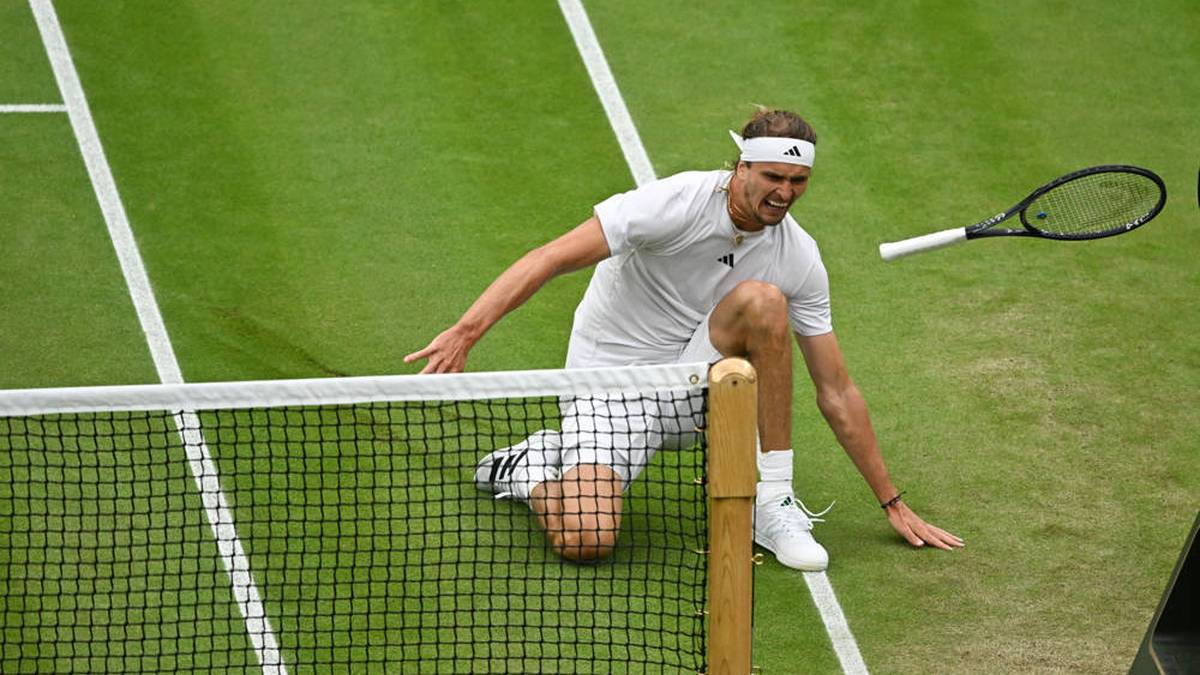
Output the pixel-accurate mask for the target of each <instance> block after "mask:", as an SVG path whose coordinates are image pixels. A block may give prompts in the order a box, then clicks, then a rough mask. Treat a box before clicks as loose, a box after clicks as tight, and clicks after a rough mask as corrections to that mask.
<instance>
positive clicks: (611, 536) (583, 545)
mask: <svg viewBox="0 0 1200 675" xmlns="http://www.w3.org/2000/svg"><path fill="white" fill-rule="evenodd" d="M552 543H553V546H554V551H555V552H556V553H558V554H559V555H560V556H562V557H563V558H566V559H567V560H572V561H575V562H592V561H596V560H602V559H604V558H607V557H608V556H609V555H610V554H611V553H612V552H613V549H615V548H616V547H617V529H616V527H615V526H612V525H609V526H606V527H602V526H600V525H599V524H595V526H594V527H580V528H579V529H569V530H563V531H561V532H559V533H557V536H555V537H554V540H553V542H552Z"/></svg>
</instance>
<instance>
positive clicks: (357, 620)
mask: <svg viewBox="0 0 1200 675" xmlns="http://www.w3.org/2000/svg"><path fill="white" fill-rule="evenodd" d="M658 396H659V397H658V398H655V399H653V400H651V399H646V400H645V401H642V402H641V403H638V404H636V405H634V406H632V407H631V406H629V405H626V403H628V402H627V401H623V402H622V405H619V406H615V405H613V404H612V402H611V401H606V400H603V401H601V403H602V404H601V405H595V404H589V405H585V406H583V409H585V410H586V412H587V413H588V414H589V415H591V416H592V417H591V418H589V419H586V420H584V419H580V418H579V410H580V407H579V406H578V405H576V404H578V403H579V402H580V400H578V399H576V400H573V401H572V402H570V403H571V405H566V404H565V403H564V402H563V401H560V400H559V399H558V398H555V397H548V398H534V399H498V400H487V401H468V402H461V401H460V402H419V403H411V402H394V403H372V404H362V405H344V406H314V407H292V408H275V409H265V408H263V409H246V410H227V411H207V412H202V413H199V414H197V415H180V414H172V413H170V412H150V413H145V412H109V413H85V414H70V415H38V416H27V417H0V542H2V543H0V556H3V562H2V563H0V596H2V597H3V600H2V602H3V607H2V612H0V671H2V672H12V673H16V672H31V671H59V672H61V671H78V672H103V671H141V672H154V671H159V672H164V671H171V672H174V671H180V670H185V671H190V670H201V671H208V670H222V671H224V670H238V671H243V670H247V669H257V668H259V667H260V663H259V660H260V659H261V658H263V656H262V655H263V652H262V651H261V648H262V644H263V643H264V640H265V639H266V637H265V636H264V635H262V634H260V635H255V634H254V633H255V632H256V631H261V632H263V633H266V632H271V633H272V635H271V637H270V638H269V642H272V643H275V644H277V645H278V654H279V655H280V657H281V659H282V665H283V667H284V668H286V669H287V671H288V672H327V671H331V670H344V671H363V670H368V671H378V672H384V671H386V672H413V673H481V672H493V673H503V672H512V673H518V672H519V673H537V672H555V673H559V672H563V673H566V672H582V673H587V672H662V671H668V672H681V671H690V672H698V671H702V670H704V617H703V608H704V605H705V588H706V584H705V579H706V558H705V556H704V555H703V554H702V553H701V552H702V551H704V550H705V549H707V541H706V537H707V535H706V521H707V518H706V512H705V495H704V484H703V482H704V481H703V475H704V447H703V434H699V435H696V434H692V435H691V436H690V437H689V436H688V435H687V434H686V433H684V434H683V435H682V436H680V438H683V439H684V441H685V442H682V443H675V444H674V446H677V447H672V448H671V449H661V450H659V451H658V452H657V453H652V454H653V457H652V458H650V459H649V461H648V462H647V466H646V468H645V469H644V471H642V472H641V475H640V476H639V477H637V479H636V480H633V481H632V482H631V483H630V486H629V489H628V491H627V492H625V494H624V498H623V499H622V500H621V505H620V516H619V518H620V528H619V535H618V536H617V537H616V544H615V547H613V548H611V551H609V550H607V549H605V550H604V551H603V552H605V553H607V555H606V556H605V557H603V558H602V559H601V560H598V561H593V562H585V563H580V562H569V561H565V560H564V559H563V558H562V557H561V556H560V555H558V554H557V553H556V552H555V550H553V549H552V547H551V544H550V543H548V539H547V537H546V536H544V534H543V532H542V528H541V527H540V526H539V521H538V520H537V519H536V518H535V517H534V516H533V514H532V511H531V508H530V506H529V505H527V504H526V503H524V502H523V501H521V500H520V499H497V498H496V495H495V494H493V492H500V493H501V494H502V495H503V494H506V493H507V492H509V491H510V488H512V487H513V486H514V485H516V483H520V482H521V480H522V479H524V481H525V482H526V483H528V482H529V479H530V476H531V475H534V474H536V473H537V470H536V464H537V463H538V462H546V463H549V464H554V463H555V462H558V463H560V464H561V462H563V461H567V462H571V461H580V462H582V463H585V464H586V463H587V462H589V461H591V460H592V459H594V457H593V456H592V455H591V454H588V453H587V452H583V453H575V454H572V453H571V452H569V451H571V450H574V449H577V447H583V448H584V449H585V450H589V451H596V452H599V453H600V454H602V455H603V453H605V452H610V451H611V450H612V448H608V449H606V448H603V447H598V446H599V445H602V444H603V443H608V444H609V445H612V446H614V447H615V448H616V449H617V451H618V452H617V453H616V456H617V458H616V459H615V460H614V462H613V463H614V464H619V463H620V462H624V461H627V457H628V456H632V457H633V459H632V460H629V461H632V462H633V466H631V467H625V466H622V467H619V470H620V471H621V472H626V473H637V472H638V467H637V463H638V462H639V461H640V460H639V459H638V458H639V457H640V454H641V453H644V451H645V450H646V448H647V447H649V448H655V447H658V446H659V445H663V443H664V437H665V436H669V435H670V434H669V432H666V431H663V430H661V429H660V428H659V427H657V426H655V424H656V423H655V421H654V420H653V419H651V420H650V422H649V424H648V425H647V424H645V423H635V424H633V425H632V426H631V425H630V424H629V422H628V418H624V419H621V420H614V419H607V418H606V417H607V416H611V415H614V414H617V413H620V414H622V415H630V411H631V410H634V412H639V411H640V413H645V412H646V411H647V410H650V409H651V408H653V409H654V410H662V407H663V403H664V401H663V400H662V399H661V396H662V395H658ZM682 396H685V397H686V394H683V395H682ZM694 402H695V399H693V400H692V401H691V402H690V404H694ZM668 403H669V404H670V402H668ZM702 405H703V404H702V403H701V407H702ZM568 409H569V414H568V415H567V416H564V414H563V413H564V411H565V410H568ZM699 412H700V413H701V414H702V411H699ZM572 415H574V417H572ZM634 417H636V416H634ZM642 417H643V418H645V417H646V416H645V415H644V414H643V415H642ZM651 417H652V416H651ZM693 417H695V416H689V417H687V420H686V424H692V423H693V419H692V418H693ZM644 421H645V420H644V419H643V422H644ZM184 422H186V423H189V424H192V423H196V422H198V423H199V428H200V429H201V430H202V432H201V434H202V437H203V442H202V443H199V444H197V443H195V442H193V443H191V444H190V446H187V447H185V444H184V442H183V441H182V440H181V439H182V438H183V437H184V434H182V433H181V432H180V429H179V426H180V425H181V423H184ZM696 423H698V424H700V425H702V424H703V419H702V417H700V418H698V421H697V422H696ZM564 427H570V428H568V429H566V433H564ZM540 430H547V431H545V432H544V433H540V434H538V433H535V432H539V431H540ZM683 431H684V432H687V431H694V428H693V429H684V430H683ZM530 435H534V438H535V439H537V440H538V441H539V442H541V446H539V447H535V448H533V450H532V451H530V452H526V453H521V452H520V450H521V449H522V448H526V449H528V448H529V446H530V445H531V443H530V441H528V440H526V437H528V436H530ZM199 436H200V435H197V434H192V438H193V439H196V438H199ZM547 439H557V441H558V442H557V443H546V442H545V441H546V440H547ZM676 440H678V439H676ZM563 441H566V442H565V443H564V442H563ZM197 445H202V446H204V447H203V448H198V447H196V446H197ZM514 445H515V446H516V450H515V451H511V450H510V451H506V452H501V453H500V456H499V457H498V458H499V459H500V460H502V461H501V462H499V464H498V465H497V464H486V463H485V465H484V466H483V468H482V469H481V470H480V473H481V475H483V476H484V477H486V478H487V481H485V482H486V484H485V485H484V486H483V487H485V488H488V489H486V490H484V489H480V486H477V485H476V480H475V474H476V470H477V463H479V462H480V460H481V459H483V458H484V457H485V456H487V455H489V453H492V452H494V451H496V450H500V449H503V448H506V447H509V446H514ZM535 445H536V444H535ZM555 445H557V446H559V447H558V450H559V452H558V453H557V454H555V453H554V452H553V450H554V448H553V447H551V446H555ZM668 445H670V444H668ZM542 446H545V447H542ZM546 448H549V450H546ZM564 449H565V451H564ZM519 454H523V455H524V456H523V457H522V458H521V459H520V460H519V461H516V460H511V457H513V456H514V455H519ZM202 455H206V456H207V457H209V458H210V459H211V466H208V467H207V468H206V466H205V465H204V463H203V461H202ZM564 458H565V459H564ZM622 458H626V459H622ZM491 459H497V457H495V456H493V457H492V458H491ZM496 466H498V468H494V467H496ZM214 470H215V472H216V475H207V476H206V475H205V474H206V473H211V472H213V471H214ZM522 471H524V473H522ZM549 471H550V476H551V477H555V476H557V475H558V474H557V473H555V472H556V471H558V472H560V471H561V469H560V468H558V465H553V466H551V467H550V469H549ZM578 471H579V469H576V470H575V471H574V472H568V474H567V475H568V476H576V475H578ZM198 475H199V476H200V477H199V478H197V476H198ZM217 476H219V478H217ZM504 478H507V479H509V482H505V481H504V480H502V479H504ZM492 479H500V480H496V481H493V480H492ZM513 479H517V480H515V481H514V480H513ZM202 485H205V486H207V487H205V488H203V489H202V488H201V486H202ZM218 485H219V493H218V492H217V491H216V490H215V488H216V486H218ZM548 485H554V486H556V489H557V490H559V491H561V492H565V493H567V494H568V495H573V494H576V493H584V494H585V495H586V494H591V493H590V492H589V490H591V491H594V490H596V489H597V488H596V484H595V483H594V482H588V483H581V484H579V485H578V486H574V487H572V486H569V485H568V483H567V482H566V481H551V482H550V483H549V484H544V485H543V486H542V487H541V488H539V490H538V491H535V497H534V499H535V500H537V499H543V501H542V502H539V503H541V504H543V506H545V504H548V503H550V502H553V501H554V500H553V499H549V498H544V497H538V495H544V494H545V493H546V492H547V490H548V487H547V486H548ZM611 485H612V484H611V483H608V484H607V486H608V487H610V488H611ZM527 487H528V486H526V488H527ZM604 487H605V486H604V485H601V486H600V488H601V491H603V488H604ZM572 490H574V491H575V492H572ZM516 491H517V492H518V493H519V492H520V488H519V486H518V487H517V489H516ZM617 493H618V494H619V490H617ZM218 494H219V495H220V496H219V497H218ZM555 494H557V493H555ZM517 496H518V497H519V496H521V495H519V494H518V495H517ZM218 499H223V500H224V504H225V505H227V507H228V512H229V513H230V514H231V515H232V517H233V520H234V525H235V527H236V535H237V543H239V544H240V546H241V550H242V551H244V554H245V560H246V561H247V562H248V565H249V571H250V573H251V576H250V577H245V578H242V577H238V576H236V575H235V576H234V578H233V581H232V583H231V576H230V574H229V573H228V571H227V569H226V566H227V564H228V561H229V556H230V555H232V554H231V551H233V549H232V548H231V547H232V546H233V543H232V542H230V541H224V542H222V543H221V545H218V541H217V537H215V536H214V533H215V532H217V531H218V530H219V528H216V527H214V524H213V522H212V521H213V519H214V518H216V517H217V516H216V515H214V514H216V513H219V510H218V509H217V507H218V506H220V505H219V504H218V503H217V502H218ZM578 501H583V502H586V501H587V500H586V499H582V500H577V501H575V502H572V501H569V500H567V499H559V500H558V502H557V503H558V508H559V515H560V519H559V521H556V522H558V523H559V526H560V527H561V529H560V530H558V532H559V534H562V532H564V531H568V530H570V528H569V527H567V526H565V525H563V523H564V522H566V521H567V520H569V519H570V517H571V516H572V515H579V516H580V518H582V519H583V520H584V521H587V519H588V518H589V517H592V516H595V515H596V514H595V513H591V512H589V511H588V510H587V508H586V507H585V508H584V509H583V511H582V512H581V513H580V514H571V513H564V511H565V510H566V506H565V505H566V504H569V503H571V504H576V507H578V503H577V502H578ZM592 502H593V503H595V504H600V503H601V502H599V501H597V500H592ZM545 508H550V507H545ZM548 512H552V509H551V511H548ZM599 515H600V516H606V515H607V516H609V517H611V516H612V514H611V513H609V514H605V513H600V514H599ZM600 519H601V520H603V518H602V517H601V518H600ZM551 520H553V519H551ZM543 522H545V521H543ZM231 531H232V530H231ZM576 534H579V533H578V532H577V533H576ZM583 534H584V535H585V536H584V538H585V539H586V538H587V536H588V533H586V532H585V533H583ZM601 534H602V533H601ZM601 538H603V537H602V536H601ZM238 584H243V585H248V584H253V585H254V587H255V590H256V592H257V595H258V597H260V598H261V605H262V609H263V613H264V614H265V617H266V620H267V622H269V627H268V624H266V623H263V622H261V621H249V622H248V621H246V619H245V617H244V616H243V612H244V611H245V605H244V604H241V605H240V604H239V596H238V594H237V593H235V586H237V585H238ZM241 591H242V593H241V595H242V597H243V598H244V596H245V589H244V588H243V589H241Z"/></svg>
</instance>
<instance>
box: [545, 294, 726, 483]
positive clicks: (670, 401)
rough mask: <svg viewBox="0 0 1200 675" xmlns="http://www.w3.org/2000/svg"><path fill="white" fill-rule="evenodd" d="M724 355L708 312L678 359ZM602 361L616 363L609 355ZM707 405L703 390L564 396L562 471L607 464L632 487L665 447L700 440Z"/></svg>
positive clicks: (709, 358) (674, 447) (711, 360)
mask: <svg viewBox="0 0 1200 675" xmlns="http://www.w3.org/2000/svg"><path fill="white" fill-rule="evenodd" d="M606 356H609V357H611V356H614V355H606ZM721 358H722V357H721V353H720V352H719V351H717V348H716V347H714V346H713V344H712V340H710V339H709V334H708V317H707V316H706V317H705V318H704V321H703V322H702V323H701V324H700V326H699V327H698V328H697V329H696V332H695V333H693V334H692V339H691V340H690V341H689V342H688V344H687V346H686V347H685V348H684V349H683V350H682V351H681V352H680V354H679V356H678V357H677V359H676V360H675V362H676V363H695V362H698V361H705V362H708V363H715V362H716V361H719V360H720V359H721ZM570 361H571V359H570V358H569V357H568V367H576V368H578V367H586V366H588V365H590V364H586V363H571V362H570ZM599 361H600V362H601V363H611V362H612V360H611V359H608V358H606V359H600V360H599ZM633 361H635V359H629V360H625V361H624V362H625V363H630V362H633ZM703 405H704V402H703V396H702V395H700V394H695V395H691V396H689V395H687V394H685V393H680V394H675V395H669V394H662V395H658V396H627V397H619V396H607V397H592V398H575V397H572V398H569V399H564V400H563V402H562V403H561V404H560V407H561V410H562V432H561V433H562V437H561V440H562V466H561V468H562V471H563V473H566V472H567V471H569V470H571V469H572V468H574V467H576V466H579V465H581V464H601V465H604V466H607V467H610V468H612V470H613V471H615V472H616V473H617V475H619V476H620V477H621V479H622V480H623V481H624V486H623V487H624V488H626V489H628V487H629V484H630V483H631V482H632V481H633V480H635V479H636V478H637V477H638V475H640V474H641V472H642V470H643V469H645V468H646V465H647V464H648V463H649V462H650V459H651V458H652V457H653V456H654V453H655V452H657V451H658V450H659V449H661V448H666V449H668V450H678V449H681V448H687V447H690V446H691V445H692V444H694V443H695V442H696V441H697V440H698V436H699V434H700V433H703V432H702V431H701V428H702V427H703V426H704V416H703Z"/></svg>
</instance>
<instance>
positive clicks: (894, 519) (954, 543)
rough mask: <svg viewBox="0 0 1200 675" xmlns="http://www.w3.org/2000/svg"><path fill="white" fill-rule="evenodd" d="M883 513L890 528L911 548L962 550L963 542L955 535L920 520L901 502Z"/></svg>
mask: <svg viewBox="0 0 1200 675" xmlns="http://www.w3.org/2000/svg"><path fill="white" fill-rule="evenodd" d="M884 511H886V512H887V518H888V522H889V523H891V524H892V527H893V528H894V529H895V530H896V531H897V532H899V533H900V536H902V537H904V538H905V539H906V540H907V541H908V543H910V544H912V545H913V546H918V547H920V546H925V545H926V544H928V545H929V546H935V547H937V548H940V549H943V550H946V551H950V550H953V549H956V548H962V547H963V545H964V544H963V540H962V539H961V538H959V537H958V536H957V535H954V534H951V533H949V532H947V531H945V530H943V529H942V528H940V527H937V526H935V525H931V524H929V523H927V522H925V521H924V520H921V518H920V516H918V515H917V514H915V513H913V511H912V509H910V508H908V505H907V504H905V503H904V502H902V501H900V502H896V503H895V504H894V505H893V506H889V507H887V508H886V509H884Z"/></svg>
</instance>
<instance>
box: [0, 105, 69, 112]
mask: <svg viewBox="0 0 1200 675" xmlns="http://www.w3.org/2000/svg"><path fill="white" fill-rule="evenodd" d="M64 112H67V106H65V105H63V104H61V103H5V104H0V114H3V113H64Z"/></svg>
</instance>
